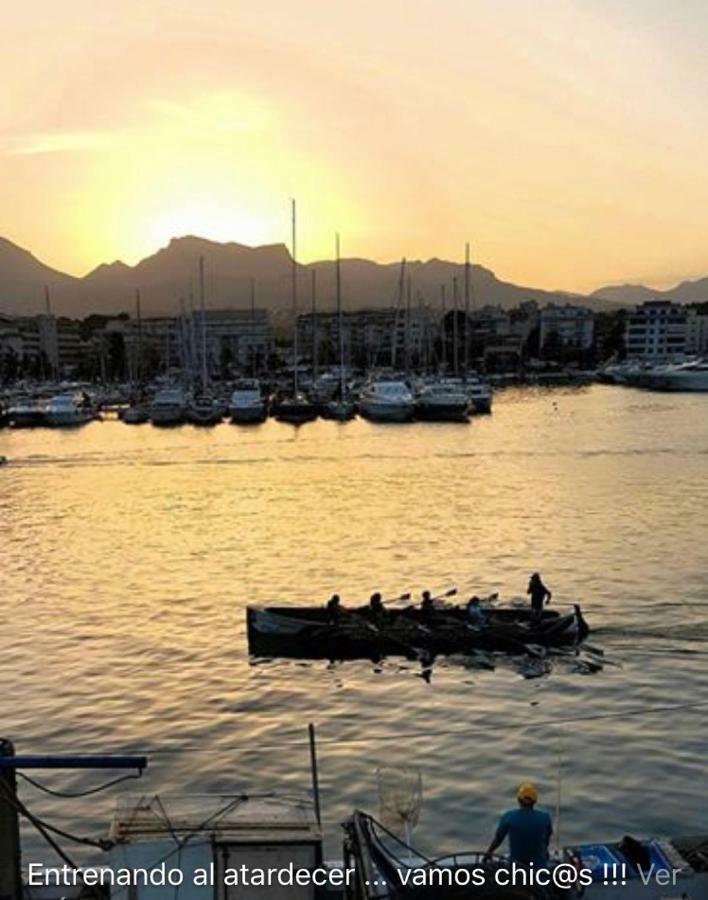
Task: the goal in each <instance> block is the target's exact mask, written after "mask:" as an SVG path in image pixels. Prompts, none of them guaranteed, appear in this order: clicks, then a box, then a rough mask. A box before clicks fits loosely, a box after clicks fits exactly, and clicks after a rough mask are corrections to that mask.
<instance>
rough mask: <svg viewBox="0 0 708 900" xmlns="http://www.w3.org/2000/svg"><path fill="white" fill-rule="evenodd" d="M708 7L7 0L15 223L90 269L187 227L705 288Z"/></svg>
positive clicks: (18, 233) (2, 118) (10, 192)
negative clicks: (339, 239)
mask: <svg viewBox="0 0 708 900" xmlns="http://www.w3.org/2000/svg"><path fill="white" fill-rule="evenodd" d="M706 46H708V4H706V3H705V0H675V2H674V3H668V2H666V0H408V2H406V3H403V2H395V3H394V2H389V0H357V2H356V3H349V4H344V3H341V2H336V0H334V2H333V0H301V2H299V3H295V2H294V0H262V2H257V3H250V4H246V3H244V2H242V0H203V2H201V3H195V2H194V0H116V2H114V3H104V4H101V3H96V0H64V2H60V0H37V2H35V3H32V4H30V3H18V2H16V0H15V2H13V3H11V4H6V5H5V7H4V9H3V40H2V53H1V54H0V78H1V79H2V91H1V92H0V156H1V160H0V173H1V174H0V235H2V236H4V237H7V238H9V239H11V240H13V241H15V242H16V243H19V244H21V245H22V246H24V247H26V248H28V249H30V250H31V251H32V252H33V253H35V255H37V256H38V257H39V258H40V259H42V260H43V261H45V262H47V263H49V264H51V265H54V266H56V267H58V268H61V269H63V270H65V271H70V272H72V273H76V274H83V273H84V272H86V271H88V270H89V269H91V268H93V267H94V266H96V265H97V264H99V263H100V262H106V261H111V260H113V259H115V258H121V259H124V260H125V261H126V262H130V263H133V262H135V261H137V260H138V259H139V258H141V257H143V256H146V255H148V254H149V253H152V252H154V251H155V250H156V249H158V247H160V246H161V245H163V244H165V243H166V242H167V241H168V240H169V238H170V237H173V236H178V235H183V234H189V233H192V234H199V235H202V236H205V237H210V238H215V239H218V240H235V241H239V242H242V243H248V244H256V243H266V242H268V243H270V242H281V241H287V240H289V222H288V217H289V206H288V201H289V198H290V197H291V196H294V197H297V200H298V209H299V218H300V230H299V238H300V251H301V252H300V257H301V258H302V259H303V260H304V261H309V260H312V259H316V258H320V257H324V256H330V255H331V247H332V243H333V233H334V232H335V230H339V231H340V232H342V234H343V236H344V237H345V245H346V248H347V255H349V256H354V255H356V256H368V257H371V258H373V259H377V260H382V261H386V260H394V259H396V258H399V257H401V256H402V255H406V256H408V257H409V258H428V257H431V256H442V257H446V258H451V259H454V258H461V257H462V256H463V253H464V243H465V241H467V240H469V241H470V242H471V244H472V252H473V257H474V261H475V262H479V263H481V264H483V265H485V266H487V267H489V268H491V269H493V270H494V271H495V272H496V273H497V275H498V276H499V277H501V278H504V279H506V280H511V281H515V282H517V283H523V284H529V285H534V286H539V287H550V288H554V287H562V288H566V289H571V290H581V291H584V290H590V289H592V288H595V287H598V286H600V285H602V284H605V283H608V282H619V281H625V280H626V281H644V282H645V283H650V284H654V285H657V286H664V285H667V284H672V283H674V282H676V281H679V280H681V279H683V278H690V277H698V276H703V275H706V274H708V252H706V248H707V247H708V78H707V77H706V74H707V72H706V70H707V66H706Z"/></svg>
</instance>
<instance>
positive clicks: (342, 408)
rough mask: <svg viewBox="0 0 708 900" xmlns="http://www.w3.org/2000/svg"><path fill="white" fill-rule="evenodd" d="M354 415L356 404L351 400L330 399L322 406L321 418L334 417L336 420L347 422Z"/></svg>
mask: <svg viewBox="0 0 708 900" xmlns="http://www.w3.org/2000/svg"><path fill="white" fill-rule="evenodd" d="M355 415H356V404H355V403H354V401H353V400H347V399H346V398H345V399H343V400H330V401H329V403H325V405H324V406H323V407H322V418H323V419H334V420H335V421H337V422H348V421H349V420H350V419H353V418H354V416H355Z"/></svg>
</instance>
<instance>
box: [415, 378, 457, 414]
mask: <svg viewBox="0 0 708 900" xmlns="http://www.w3.org/2000/svg"><path fill="white" fill-rule="evenodd" d="M469 413H470V401H469V398H468V396H467V393H466V391H465V390H464V389H463V387H462V385H460V384H455V383H454V382H449V381H444V380H441V381H435V382H432V383H431V384H425V385H423V386H422V387H421V389H420V391H419V393H418V401H417V404H416V415H417V416H418V418H419V419H425V420H427V421H430V422H466V421H467V419H468V417H469Z"/></svg>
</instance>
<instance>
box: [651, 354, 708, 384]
mask: <svg viewBox="0 0 708 900" xmlns="http://www.w3.org/2000/svg"><path fill="white" fill-rule="evenodd" d="M639 384H640V386H641V387H647V388H651V389H653V390H655V391H695V392H705V391H708V359H694V360H691V361H690V362H684V363H679V364H677V365H667V366H656V367H655V368H653V369H648V370H647V371H646V372H644V373H643V374H642V377H641V379H640V380H639Z"/></svg>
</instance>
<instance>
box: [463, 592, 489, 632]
mask: <svg viewBox="0 0 708 900" xmlns="http://www.w3.org/2000/svg"><path fill="white" fill-rule="evenodd" d="M467 621H468V622H469V624H470V625H473V626H474V627H475V628H484V626H485V625H486V624H487V614H486V613H485V611H484V610H483V609H482V601H481V600H480V599H479V597H477V596H476V595H475V596H474V597H470V599H469V601H468V603H467Z"/></svg>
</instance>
